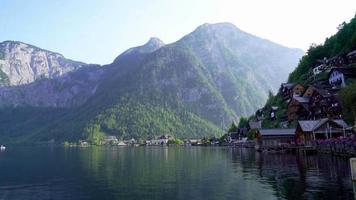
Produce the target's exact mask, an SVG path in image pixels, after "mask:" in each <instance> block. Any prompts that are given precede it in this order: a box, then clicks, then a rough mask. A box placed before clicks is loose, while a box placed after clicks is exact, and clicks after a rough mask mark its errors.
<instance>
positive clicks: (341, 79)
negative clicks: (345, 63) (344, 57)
mask: <svg viewBox="0 0 356 200" xmlns="http://www.w3.org/2000/svg"><path fill="white" fill-rule="evenodd" d="M347 78H356V68H352V67H339V68H332V69H331V71H330V73H329V84H330V85H333V86H341V87H345V86H346V79H347Z"/></svg>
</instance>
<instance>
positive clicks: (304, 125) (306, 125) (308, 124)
mask: <svg viewBox="0 0 356 200" xmlns="http://www.w3.org/2000/svg"><path fill="white" fill-rule="evenodd" d="M328 121H331V122H334V123H336V124H337V125H339V126H340V127H342V128H347V127H349V126H348V125H347V124H346V122H345V121H344V120H342V119H337V120H332V119H328V118H323V119H319V120H299V121H298V124H299V126H300V128H301V129H302V131H304V132H312V131H314V130H316V129H318V128H319V127H320V126H322V125H323V124H325V123H326V122H328Z"/></svg>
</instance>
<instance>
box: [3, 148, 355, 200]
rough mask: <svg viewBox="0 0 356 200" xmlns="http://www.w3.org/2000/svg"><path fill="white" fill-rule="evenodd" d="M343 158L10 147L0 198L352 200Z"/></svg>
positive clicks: (181, 150)
mask: <svg viewBox="0 0 356 200" xmlns="http://www.w3.org/2000/svg"><path fill="white" fill-rule="evenodd" d="M350 176H351V175H350V167H349V161H348V159H345V158H338V157H331V156H327V155H321V156H307V157H305V156H295V155H285V154H263V153H258V152H255V151H254V150H252V149H240V148H229V147H89V148H64V147H8V148H7V149H6V151H4V152H0V199H36V200H40V199H61V200H62V199H241V200H247V199H263V200H268V199H333V200H334V199H343V200H346V199H353V197H354V194H353V187H354V186H353V183H352V181H351V177H350Z"/></svg>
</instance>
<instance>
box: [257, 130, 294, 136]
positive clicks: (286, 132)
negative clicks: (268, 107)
mask: <svg viewBox="0 0 356 200" xmlns="http://www.w3.org/2000/svg"><path fill="white" fill-rule="evenodd" d="M259 132H260V134H261V136H293V135H295V129H261V130H259Z"/></svg>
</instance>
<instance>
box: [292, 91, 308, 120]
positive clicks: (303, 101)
mask: <svg viewBox="0 0 356 200" xmlns="http://www.w3.org/2000/svg"><path fill="white" fill-rule="evenodd" d="M309 99H310V98H309V97H293V98H292V100H291V101H290V102H289V104H288V113H287V115H288V121H294V120H297V119H307V118H308V116H309Z"/></svg>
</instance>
